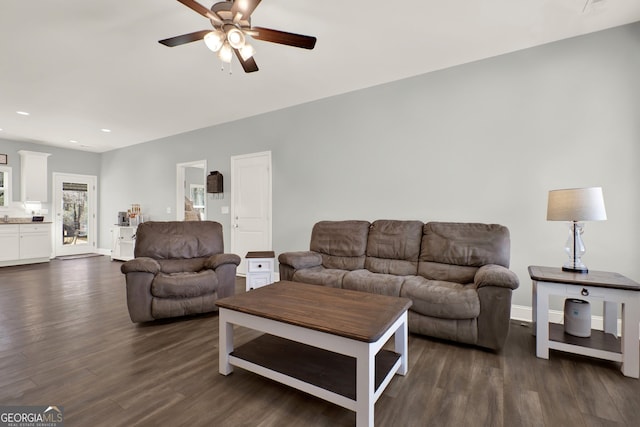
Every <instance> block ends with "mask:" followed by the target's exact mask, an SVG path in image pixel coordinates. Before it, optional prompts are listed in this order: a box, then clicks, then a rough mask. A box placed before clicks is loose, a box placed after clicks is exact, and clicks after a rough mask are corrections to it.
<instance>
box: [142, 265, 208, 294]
mask: <svg viewBox="0 0 640 427" xmlns="http://www.w3.org/2000/svg"><path fill="white" fill-rule="evenodd" d="M217 288H218V276H217V275H216V274H215V272H214V271H213V270H202V271H200V272H198V273H186V272H185V273H171V274H166V273H158V274H157V275H156V277H155V278H154V279H153V282H152V283H151V295H153V296H154V297H159V298H189V297H197V296H201V295H206V294H211V293H214V292H215V290H216V289H217Z"/></svg>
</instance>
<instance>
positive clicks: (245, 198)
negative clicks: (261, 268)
mask: <svg viewBox="0 0 640 427" xmlns="http://www.w3.org/2000/svg"><path fill="white" fill-rule="evenodd" d="M271 193H272V188H271V151H266V152H262V153H254V154H247V155H242V156H233V157H231V252H232V253H234V254H238V255H239V256H240V258H241V259H242V262H241V263H240V265H239V266H238V270H237V272H238V274H240V275H246V273H247V265H246V260H245V255H246V253H247V252H250V251H270V250H272V242H271V226H272V219H271V210H272V207H271V205H272V202H271Z"/></svg>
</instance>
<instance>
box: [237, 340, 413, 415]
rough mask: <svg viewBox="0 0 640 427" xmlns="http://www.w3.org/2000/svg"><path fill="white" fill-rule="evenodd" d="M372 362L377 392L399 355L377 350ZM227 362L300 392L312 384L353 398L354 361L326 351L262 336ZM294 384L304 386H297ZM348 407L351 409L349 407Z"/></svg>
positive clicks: (354, 380)
mask: <svg viewBox="0 0 640 427" xmlns="http://www.w3.org/2000/svg"><path fill="white" fill-rule="evenodd" d="M375 360H376V362H375V380H374V384H375V390H376V392H377V391H378V390H379V388H380V385H382V383H383V382H384V380H385V379H387V377H388V376H389V374H391V376H392V375H393V374H392V372H396V370H397V369H398V366H399V364H400V355H399V354H398V353H395V352H393V351H389V350H380V351H379V352H378V354H376V358H375ZM229 363H231V364H232V365H234V366H237V367H239V368H243V369H246V370H248V371H251V372H255V373H257V374H260V375H263V376H266V377H269V378H273V375H274V374H275V375H278V374H279V375H282V376H284V377H287V378H289V379H290V380H289V381H286V382H285V381H281V380H278V381H279V382H284V383H285V384H287V385H290V386H292V387H295V388H298V389H299V390H303V391H307V389H308V387H309V385H311V386H314V387H317V388H318V389H322V390H326V391H328V392H330V393H334V394H336V395H339V396H342V397H344V398H347V399H349V400H351V401H354V400H355V399H356V359H355V358H353V357H350V356H346V355H343V354H339V353H334V352H332V351H329V350H324V349H321V348H318V347H313V346H310V345H306V344H302V343H299V342H295V341H291V340H288V339H285V338H280V337H276V336H274V335H269V334H264V335H261V336H259V337H258V338H255V339H254V340H252V341H249V342H248V343H246V344H244V345H242V346H240V347H238V348H237V349H235V350H234V351H233V352H232V353H230V354H229ZM264 371H268V373H269V375H265V374H264V373H263V372H264ZM389 379H390V378H389ZM297 381H300V383H301V385H302V384H304V385H305V386H304V387H297V386H296V385H295V383H296V382H297ZM292 382H293V384H292ZM338 400H341V399H338ZM334 403H338V402H335V401H334ZM338 404H339V403H338ZM341 406H344V405H341ZM347 407H348V408H349V409H352V408H353V407H352V405H348V406H347Z"/></svg>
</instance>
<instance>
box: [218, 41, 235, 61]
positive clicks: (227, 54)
mask: <svg viewBox="0 0 640 427" xmlns="http://www.w3.org/2000/svg"><path fill="white" fill-rule="evenodd" d="M232 55H233V50H231V46H230V45H229V43H228V42H224V44H223V45H222V47H221V48H220V50H219V51H218V58H220V60H221V61H222V62H226V63H227V64H229V63H230V62H231V57H232Z"/></svg>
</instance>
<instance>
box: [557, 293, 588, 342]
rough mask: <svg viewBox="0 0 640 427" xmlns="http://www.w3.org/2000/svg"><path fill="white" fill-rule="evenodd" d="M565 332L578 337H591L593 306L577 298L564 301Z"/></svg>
mask: <svg viewBox="0 0 640 427" xmlns="http://www.w3.org/2000/svg"><path fill="white" fill-rule="evenodd" d="M564 331H565V333H567V334H569V335H574V336H576V337H583V338H586V337H590V336H591V306H590V305H589V302H588V301H584V300H581V299H576V298H567V299H566V300H565V301H564Z"/></svg>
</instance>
